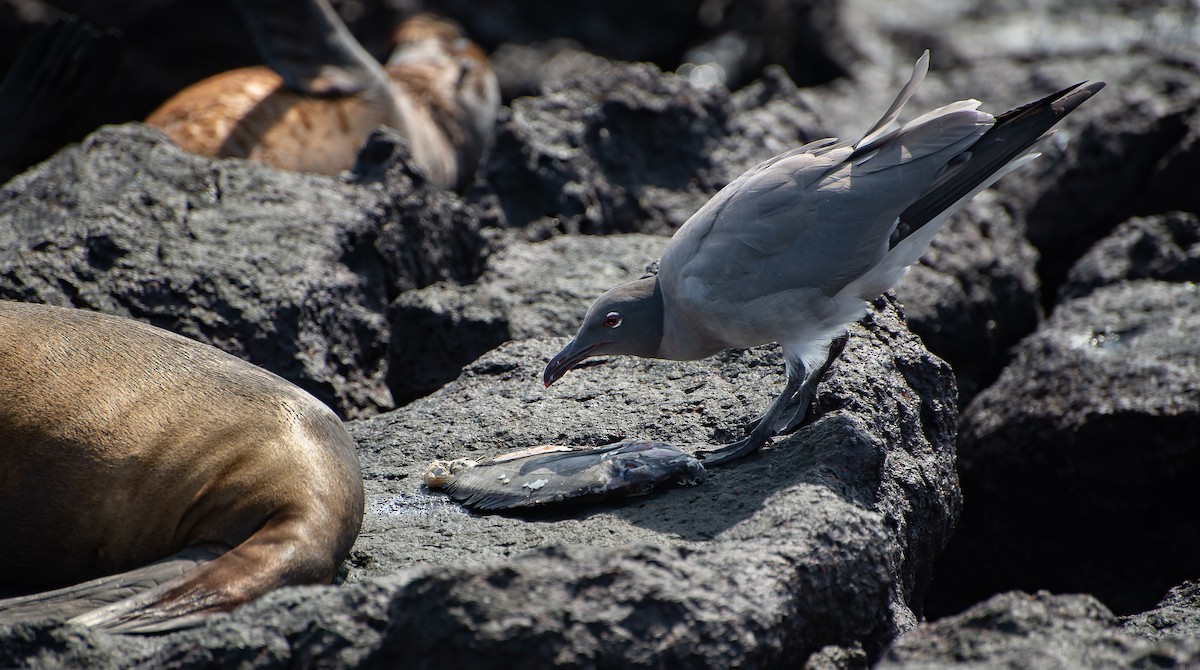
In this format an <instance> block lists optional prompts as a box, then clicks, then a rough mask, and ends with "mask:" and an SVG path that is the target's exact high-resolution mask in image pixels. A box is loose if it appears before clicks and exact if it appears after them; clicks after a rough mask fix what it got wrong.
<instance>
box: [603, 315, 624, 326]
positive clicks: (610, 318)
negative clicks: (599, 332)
mask: <svg viewBox="0 0 1200 670" xmlns="http://www.w3.org/2000/svg"><path fill="white" fill-rule="evenodd" d="M604 327H605V328H620V327H621V313H620V312H609V313H608V314H605V315H604Z"/></svg>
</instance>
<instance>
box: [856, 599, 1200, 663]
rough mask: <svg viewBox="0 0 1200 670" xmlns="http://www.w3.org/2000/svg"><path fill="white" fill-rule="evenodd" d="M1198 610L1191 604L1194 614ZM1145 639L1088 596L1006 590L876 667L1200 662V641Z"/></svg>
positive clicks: (907, 640)
mask: <svg viewBox="0 0 1200 670" xmlns="http://www.w3.org/2000/svg"><path fill="white" fill-rule="evenodd" d="M1194 612H1195V608H1194V603H1193V616H1194V615H1195V614H1194ZM1181 633H1182V634H1179V635H1170V636H1161V637H1159V638H1149V639H1148V638H1146V637H1145V636H1143V635H1141V634H1139V632H1138V631H1136V630H1134V629H1132V628H1131V627H1130V626H1129V625H1128V624H1126V625H1125V626H1124V627H1122V626H1120V625H1118V620H1117V618H1116V617H1114V616H1113V614H1112V612H1110V611H1109V610H1108V608H1106V607H1104V605H1102V604H1101V603H1100V602H1099V601H1098V600H1096V599H1095V598H1093V597H1092V596H1089V595H1051V594H1050V593H1048V592H1046V591H1039V592H1037V593H1036V594H1033V595H1030V594H1028V593H1022V592H1019V591H1013V592H1009V593H1003V594H1000V595H997V596H994V597H992V598H990V599H988V600H987V601H985V602H982V603H980V604H978V605H976V606H974V607H972V608H971V609H969V610H967V611H966V612H963V613H962V614H959V615H957V616H953V617H948V618H946V619H942V620H940V621H936V622H933V623H926V624H921V625H920V626H917V628H915V629H914V630H912V631H910V632H909V633H908V634H906V635H904V636H903V637H901V638H900V639H899V640H897V641H896V643H895V644H893V645H892V647H891V648H890V649H888V650H887V652H886V653H885V654H884V657H883V660H882V662H880V663H879V665H878V666H876V667H877V668H879V669H880V670H884V669H887V670H900V669H902V668H922V669H932V668H951V667H953V668H961V667H963V666H964V665H966V666H970V667H986V668H1014V669H1016V668H1063V669H1064V670H1065V669H1067V668H1098V669H1099V668H1180V667H1195V666H1196V664H1200V638H1197V637H1196V636H1195V629H1194V628H1193V629H1192V630H1191V635H1188V634H1187V633H1186V632H1183V631H1181Z"/></svg>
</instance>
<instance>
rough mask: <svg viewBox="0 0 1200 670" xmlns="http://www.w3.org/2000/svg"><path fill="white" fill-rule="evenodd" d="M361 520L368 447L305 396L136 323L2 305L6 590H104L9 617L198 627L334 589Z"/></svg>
mask: <svg viewBox="0 0 1200 670" xmlns="http://www.w3.org/2000/svg"><path fill="white" fill-rule="evenodd" d="M362 515H363V485H362V478H361V474H360V471H359V465H358V459H357V455H356V452H355V447H354V442H353V440H352V439H351V438H350V436H349V435H348V434H347V433H346V430H345V428H344V427H343V426H342V424H341V422H340V421H339V420H338V418H337V417H336V416H335V415H334V413H333V412H332V411H331V410H330V409H329V408H327V407H326V406H324V405H323V404H321V403H320V402H319V401H318V400H316V399H315V398H313V397H312V396H310V395H308V394H307V393H305V392H304V391H302V390H300V389H299V388H297V387H296V386H294V385H292V384H291V383H289V382H286V381H284V380H283V379H280V378H279V377H276V376H275V375H273V374H271V373H269V372H267V371H265V370H262V369H261V368H258V367H256V366H254V365H251V364H250V363H247V362H245V361H242V360H241V359H238V358H235V357H233V356H230V355H228V354H226V353H224V352H221V351H219V350H217V349H215V348H213V347H210V346H208V345H205V344H200V343H198V342H194V341H192V340H189V339H186V338H184V337H180V336H178V335H175V334H173V333H170V332H167V331H165V330H161V329H159V328H155V327H153V326H148V325H145V324H142V323H138V322H136V321H132V320H129V319H123V318H118V317H113V316H106V315H103V314H98V313H93V312H87V311H83V310H74V309H63V308H58V307H49V306H45V305H32V304H22V303H16V302H9V301H0V546H3V547H4V551H2V552H0V589H5V590H7V591H8V592H14V591H21V592H28V591H31V590H40V589H46V588H54V587H60V586H62V585H64V584H75V583H77V582H81V581H83V580H88V579H94V578H98V579H95V581H93V582H88V583H83V584H77V585H76V586H70V587H66V588H63V589H60V590H59V591H52V592H49V593H40V594H35V595H32V596H27V597H23V598H14V599H10V600H0V621H6V622H11V621H14V620H23V619H29V618H35V617H38V618H40V617H43V616H46V615H56V616H64V617H74V619H73V621H76V622H80V623H85V624H89V625H94V626H100V627H104V628H109V629H113V630H117V631H123V632H155V631H160V630H169V629H172V628H178V627H182V626H186V625H190V624H193V623H195V622H197V621H198V620H199V618H200V617H201V616H203V615H205V614H207V613H211V612H215V611H223V610H229V609H232V608H233V607H234V606H236V605H238V604H240V603H244V602H247V601H249V600H252V599H254V598H257V597H259V596H261V595H263V594H264V593H266V592H268V591H270V590H272V589H275V588H278V587H281V586H285V585H288V584H308V583H320V582H329V581H330V580H331V579H332V578H333V577H334V575H335V573H336V571H337V569H338V566H339V564H340V563H341V562H342V560H344V559H345V557H346V556H347V554H348V553H349V551H350V547H351V545H352V544H353V543H354V540H355V538H356V537H357V535H358V530H359V524H360V523H361V521H362ZM155 562H158V563H155ZM147 564H152V565H147ZM140 566H143V567H140ZM135 568H136V569H135ZM122 571H130V572H125V573H123V574H114V573H121V572H122ZM106 575H107V576H106Z"/></svg>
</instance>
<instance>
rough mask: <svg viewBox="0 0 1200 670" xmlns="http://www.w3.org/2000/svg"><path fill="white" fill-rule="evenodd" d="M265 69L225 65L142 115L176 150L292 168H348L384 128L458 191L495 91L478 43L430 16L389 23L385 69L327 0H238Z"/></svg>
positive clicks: (486, 128) (470, 172)
mask: <svg viewBox="0 0 1200 670" xmlns="http://www.w3.org/2000/svg"><path fill="white" fill-rule="evenodd" d="M235 4H237V6H238V8H239V9H240V10H241V11H242V14H243V16H244V17H245V19H246V22H247V25H248V26H249V27H250V29H251V33H252V34H253V36H254V40H255V44H256V46H257V47H258V49H259V51H260V52H261V53H262V55H263V58H264V60H265V61H266V62H267V64H268V65H270V68H267V67H262V66H257V67H247V68H241V69H237V70H231V71H229V72H224V73H221V74H218V75H215V76H213V77H210V78H208V79H205V80H203V81H201V82H199V83H197V84H194V85H192V86H190V87H188V88H186V89H184V90H183V91H181V92H179V93H177V94H176V95H175V96H173V97H172V98H171V99H169V100H167V101H166V102H165V103H163V105H162V106H161V107H159V108H158V109H157V110H155V111H154V112H153V113H151V114H150V116H149V117H147V119H146V123H148V124H150V125H153V126H157V127H159V128H161V129H162V130H163V131H164V132H166V134H167V135H168V136H169V137H170V138H171V139H172V140H173V141H174V142H175V143H176V144H178V145H179V146H180V147H182V148H183V149H185V150H187V151H190V152H193V153H197V154H201V155H204V156H210V157H213V158H226V157H237V158H249V159H252V160H257V161H262V162H264V163H268V164H270V165H273V166H275V167H278V168H282V169H286V170H296V171H300V172H316V173H320V174H337V173H338V172H341V171H342V170H346V169H349V168H350V167H351V166H352V165H353V164H354V160H355V157H356V156H357V154H358V150H359V148H360V147H361V146H362V144H363V142H364V141H365V140H366V138H367V135H368V134H370V133H371V131H373V130H375V129H376V128H378V127H379V126H389V127H391V128H395V129H396V130H397V131H399V132H400V134H401V135H403V136H404V137H405V138H406V139H407V140H408V142H409V145H410V148H411V150H412V155H413V160H414V161H415V162H416V163H417V164H418V165H420V166H421V168H422V169H423V170H424V171H425V174H426V175H427V176H428V177H429V180H430V182H431V183H432V184H433V185H435V186H437V187H438V188H459V189H461V188H462V187H464V186H465V185H467V184H468V183H470V180H471V179H472V177H473V176H474V174H475V169H476V167H477V166H478V164H479V159H480V157H481V156H482V155H483V153H484V151H485V150H486V149H487V147H488V146H489V145H490V144H491V141H492V135H493V129H494V127H495V121H496V114H497V112H498V110H499V107H500V88H499V84H498V83H497V80H496V76H495V74H494V73H493V72H492V69H491V67H490V65H489V64H488V59H487V56H486V55H485V54H484V53H483V51H482V50H481V49H480V48H479V47H478V46H476V45H475V44H473V43H472V42H470V41H469V40H467V39H466V38H465V37H463V35H462V33H461V32H460V31H459V29H458V28H457V27H456V26H454V25H453V24H451V23H449V22H447V21H445V20H442V19H439V18H437V17H435V16H432V15H430V14H420V15H417V16H414V17H412V18H410V19H408V20H407V21H405V22H404V23H403V24H401V26H400V27H399V28H398V29H397V30H396V32H395V38H394V41H395V51H394V52H393V54H392V56H391V58H390V59H389V61H388V65H387V66H386V67H384V66H382V65H380V64H379V63H378V62H377V61H376V60H375V59H374V58H372V57H371V56H370V55H369V54H367V52H366V51H365V50H364V49H363V48H362V47H361V46H360V45H359V44H358V42H357V41H356V40H355V39H354V37H353V36H352V35H351V34H350V31H349V30H348V29H347V28H346V26H345V24H343V23H342V21H341V19H339V18H338V16H337V14H336V12H334V11H333V9H332V8H331V7H330V6H329V4H328V3H327V2H326V0H301V1H300V2H295V1H292V2H289V1H288V0H241V1H240V2H237V3H235Z"/></svg>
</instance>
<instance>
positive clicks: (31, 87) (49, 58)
mask: <svg viewBox="0 0 1200 670" xmlns="http://www.w3.org/2000/svg"><path fill="white" fill-rule="evenodd" d="M120 60H121V41H120V40H119V39H118V38H117V37H116V36H115V35H113V34H111V33H107V32H104V31H101V30H99V29H97V28H95V27H93V26H92V25H90V24H88V23H87V22H85V21H80V20H78V19H74V18H69V19H60V20H58V21H55V22H53V23H51V24H50V25H48V26H46V27H44V28H42V29H41V30H39V31H38V32H37V33H36V34H35V35H34V36H33V37H32V38H30V40H29V41H28V42H26V43H25V45H24V47H23V48H22V49H21V53H20V55H19V56H18V57H17V60H16V62H14V63H13V65H12V67H11V68H10V69H9V71H8V73H7V74H6V75H5V77H4V81H3V83H0V129H3V132H0V183H4V182H6V181H8V180H9V179H10V178H11V177H12V176H13V175H15V174H17V173H18V172H20V171H21V170H24V169H25V168H26V167H28V166H29V165H32V164H33V163H36V162H38V161H40V160H43V159H44V158H46V157H47V156H49V155H50V154H51V153H52V152H54V151H57V150H58V149H59V148H60V147H61V146H62V145H63V144H64V143H65V142H64V140H65V139H66V133H67V129H68V127H69V126H70V125H71V121H73V120H74V119H75V117H76V115H78V113H79V111H80V110H82V109H86V108H87V107H89V106H90V105H92V104H93V103H94V101H95V100H96V98H98V97H100V96H101V94H102V93H103V91H104V89H105V88H106V87H107V86H108V84H109V82H110V81H111V80H112V77H113V74H115V73H116V71H117V64H118V62H119V61H120Z"/></svg>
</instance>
